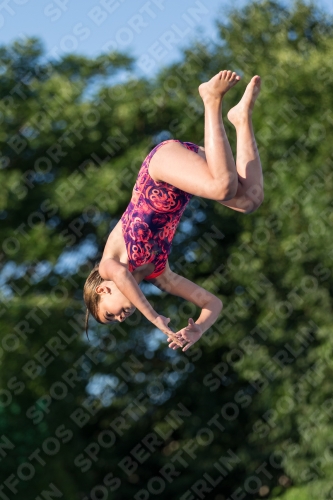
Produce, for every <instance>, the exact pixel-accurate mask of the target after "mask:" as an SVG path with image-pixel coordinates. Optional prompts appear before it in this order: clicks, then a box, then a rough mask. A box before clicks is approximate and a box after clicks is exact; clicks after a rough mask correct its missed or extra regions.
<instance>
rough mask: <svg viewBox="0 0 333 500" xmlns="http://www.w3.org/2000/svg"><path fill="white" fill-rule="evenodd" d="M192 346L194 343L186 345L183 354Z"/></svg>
mask: <svg viewBox="0 0 333 500" xmlns="http://www.w3.org/2000/svg"><path fill="white" fill-rule="evenodd" d="M193 344H194V342H190V343H189V344H187V345H186V346H185V347H183V349H182V351H183V352H185V351H187V349H189V348H190V347H191V346H192V345H193Z"/></svg>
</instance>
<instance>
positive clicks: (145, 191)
mask: <svg viewBox="0 0 333 500" xmlns="http://www.w3.org/2000/svg"><path fill="white" fill-rule="evenodd" d="M170 140H171V141H176V142H180V143H181V144H183V145H184V146H185V147H186V148H187V149H189V150H191V151H194V152H195V153H197V152H198V150H199V146H197V145H196V144H193V143H192V142H183V141H178V140H177V139H170ZM167 142H169V141H163V142H161V143H160V144H158V145H157V146H155V148H154V149H153V150H152V151H151V152H150V153H149V154H148V156H147V157H146V158H145V160H144V161H143V163H142V166H141V168H140V170H139V173H138V177H137V180H136V183H135V186H134V188H133V193H132V198H131V201H130V203H129V205H128V207H127V209H126V211H125V212H124V213H123V215H122V217H121V222H122V232H123V237H124V240H125V244H126V250H127V255H128V260H129V271H131V272H132V271H134V269H136V268H137V267H140V266H142V265H143V264H148V263H150V262H152V263H153V264H154V265H155V270H154V272H153V273H151V274H150V275H149V276H146V278H145V279H146V280H147V279H148V280H149V279H153V278H156V277H157V276H159V275H160V274H162V273H163V271H164V269H165V267H166V262H167V259H168V255H169V254H170V252H171V246H172V239H173V237H174V234H175V232H176V229H177V226H178V224H179V222H180V218H181V216H182V215H183V212H184V210H185V208H186V205H187V204H188V202H189V201H190V199H191V198H192V196H193V195H192V194H190V193H187V192H186V191H182V190H181V189H178V188H176V187H174V186H172V185H171V184H168V183H167V182H155V181H154V180H153V179H152V178H151V177H150V175H149V172H148V167H149V162H150V159H151V158H152V156H153V155H154V154H155V153H156V151H157V150H158V149H159V148H160V147H161V146H163V144H166V143H167Z"/></svg>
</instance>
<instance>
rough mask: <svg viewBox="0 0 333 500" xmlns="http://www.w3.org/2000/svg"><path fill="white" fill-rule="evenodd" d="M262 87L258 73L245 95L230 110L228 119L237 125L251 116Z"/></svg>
mask: <svg viewBox="0 0 333 500" xmlns="http://www.w3.org/2000/svg"><path fill="white" fill-rule="evenodd" d="M260 87H261V78H260V76H258V75H256V76H254V77H253V78H252V80H251V81H250V83H249V84H248V86H247V87H246V89H245V92H244V95H243V97H242V98H241V100H240V101H239V103H238V104H237V105H236V106H235V107H233V108H231V110H230V111H229V113H228V119H229V121H230V122H231V123H232V124H233V125H234V126H235V127H236V126H237V125H239V124H240V123H242V122H243V121H244V119H248V118H249V117H251V115H252V111H253V108H254V103H255V101H256V99H257V97H258V95H259V92H260Z"/></svg>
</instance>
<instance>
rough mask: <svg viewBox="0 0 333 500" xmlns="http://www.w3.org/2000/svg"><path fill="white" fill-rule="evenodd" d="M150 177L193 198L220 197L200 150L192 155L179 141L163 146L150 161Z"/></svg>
mask: <svg viewBox="0 0 333 500" xmlns="http://www.w3.org/2000/svg"><path fill="white" fill-rule="evenodd" d="M149 175H150V176H151V177H152V178H153V179H154V180H155V181H163V182H167V183H168V184H171V185H172V186H175V187H177V188H178V189H182V190H183V191H186V192H187V193H190V194H193V195H195V196H201V197H203V198H208V199H210V200H217V199H220V198H221V197H220V196H219V194H220V186H219V185H218V183H217V182H216V180H214V178H213V177H212V175H211V173H210V170H209V167H208V164H207V162H206V157H205V153H204V150H203V148H200V150H199V153H195V152H194V151H190V150H189V149H187V148H186V147H185V146H183V145H182V144H181V143H180V142H169V143H166V144H164V145H163V146H162V147H161V148H159V149H158V150H157V151H156V153H155V154H154V156H153V157H152V158H151V160H150V163H149Z"/></svg>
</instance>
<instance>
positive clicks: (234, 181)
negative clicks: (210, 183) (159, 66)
mask: <svg viewBox="0 0 333 500" xmlns="http://www.w3.org/2000/svg"><path fill="white" fill-rule="evenodd" d="M239 79H240V78H239V77H238V76H237V75H236V73H231V71H222V72H220V73H219V74H218V75H216V76H215V77H213V78H212V79H211V80H210V81H209V82H207V83H203V84H202V85H200V86H199V93H200V95H201V97H202V100H203V102H204V106H205V157H206V161H207V164H208V168H209V170H210V173H211V175H212V177H213V178H214V179H216V182H219V183H220V184H221V191H222V196H221V198H222V199H224V200H229V199H232V198H233V197H234V196H235V194H236V191H237V187H238V178H237V171H236V165H235V162H234V158H233V154H232V151H231V148H230V144H229V141H228V137H227V134H226V131H225V128H224V125H223V121H222V113H221V107H222V99H223V96H224V95H225V93H226V91H227V90H229V88H230V87H226V85H225V81H226V82H228V81H230V82H232V83H233V84H235V83H237V81H239Z"/></svg>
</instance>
